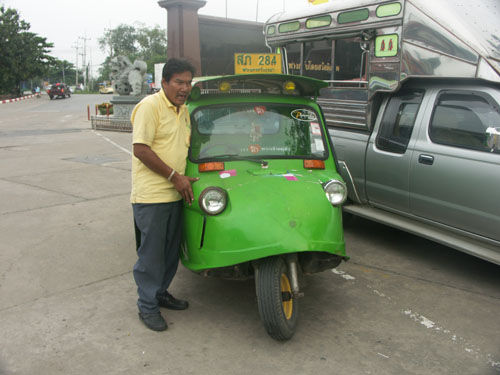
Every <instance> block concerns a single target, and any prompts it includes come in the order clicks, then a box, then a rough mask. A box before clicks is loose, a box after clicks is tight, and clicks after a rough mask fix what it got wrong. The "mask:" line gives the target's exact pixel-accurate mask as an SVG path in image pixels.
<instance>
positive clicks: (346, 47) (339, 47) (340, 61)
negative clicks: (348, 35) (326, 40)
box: [334, 39, 363, 80]
mask: <svg viewBox="0 0 500 375" xmlns="http://www.w3.org/2000/svg"><path fill="white" fill-rule="evenodd" d="M362 53H363V50H362V49H361V47H360V45H359V41H356V40H354V39H339V40H337V41H335V61H334V66H335V71H334V77H335V78H334V79H335V80H351V79H359V78H360V76H361V75H362V72H361V55H362Z"/></svg>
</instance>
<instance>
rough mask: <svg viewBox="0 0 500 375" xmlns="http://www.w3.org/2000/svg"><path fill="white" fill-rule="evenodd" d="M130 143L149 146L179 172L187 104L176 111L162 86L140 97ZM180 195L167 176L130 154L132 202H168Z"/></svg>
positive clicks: (184, 147) (182, 161) (183, 158)
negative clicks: (158, 89) (154, 170)
mask: <svg viewBox="0 0 500 375" xmlns="http://www.w3.org/2000/svg"><path fill="white" fill-rule="evenodd" d="M131 121H132V129H133V137H132V143H133V144H135V143H142V144H145V145H148V146H149V147H151V150H153V151H154V153H155V154H156V155H158V157H159V158H160V159H161V160H162V161H163V162H164V163H165V164H167V165H168V166H170V167H171V168H173V169H175V171H176V172H177V173H179V174H182V175H183V174H184V173H185V170H186V158H187V154H188V148H189V142H190V136H191V122H190V119H189V113H188V110H187V107H186V105H182V106H181V107H180V109H179V113H177V111H176V107H175V106H174V105H173V104H172V103H170V101H169V100H168V99H167V97H166V96H165V93H164V92H163V90H160V91H159V92H157V93H156V94H153V95H149V96H147V97H145V98H144V99H143V100H141V101H140V102H139V103H138V104H137V105H136V106H135V108H134V110H133V111H132V115H131ZM180 199H182V197H181V195H180V194H179V193H178V192H177V190H175V188H174V185H173V184H172V183H171V182H170V181H168V180H167V178H166V177H163V176H161V175H159V174H158V173H156V172H153V171H152V170H151V169H149V168H148V167H146V166H145V165H144V164H143V163H142V162H141V161H140V160H139V159H137V158H136V157H135V156H132V193H131V195H130V201H131V202H132V203H168V202H175V201H178V200H180Z"/></svg>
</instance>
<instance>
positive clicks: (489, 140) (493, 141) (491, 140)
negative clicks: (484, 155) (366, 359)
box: [486, 127, 500, 152]
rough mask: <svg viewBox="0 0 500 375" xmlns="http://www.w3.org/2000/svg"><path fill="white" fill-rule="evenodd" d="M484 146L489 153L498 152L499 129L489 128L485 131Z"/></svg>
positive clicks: (499, 143) (499, 145)
mask: <svg viewBox="0 0 500 375" xmlns="http://www.w3.org/2000/svg"><path fill="white" fill-rule="evenodd" d="M486 145H487V146H488V148H489V149H490V150H491V152H495V151H499V150H500V128H494V127H489V128H488V129H486Z"/></svg>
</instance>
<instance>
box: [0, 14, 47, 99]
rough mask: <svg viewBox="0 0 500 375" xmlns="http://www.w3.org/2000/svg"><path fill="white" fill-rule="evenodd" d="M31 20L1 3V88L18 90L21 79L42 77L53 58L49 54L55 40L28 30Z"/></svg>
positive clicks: (6, 90) (2, 90) (1, 89)
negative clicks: (21, 16)
mask: <svg viewBox="0 0 500 375" xmlns="http://www.w3.org/2000/svg"><path fill="white" fill-rule="evenodd" d="M30 27H31V26H30V24H29V23H27V22H25V21H23V20H22V19H21V18H20V16H19V13H18V12H17V10H15V9H10V8H7V9H5V7H4V6H0V51H1V53H2V58H1V59H0V92H2V93H16V94H18V93H19V91H20V83H21V82H22V81H26V80H29V79H31V78H35V77H41V76H43V75H44V73H45V72H46V69H47V67H48V66H49V64H50V63H51V62H52V61H53V60H54V58H53V57H51V56H49V55H48V53H49V52H50V48H52V47H53V44H52V43H48V42H47V39H46V38H43V37H41V36H38V35H37V34H35V33H32V32H29V31H28V30H29V29H30Z"/></svg>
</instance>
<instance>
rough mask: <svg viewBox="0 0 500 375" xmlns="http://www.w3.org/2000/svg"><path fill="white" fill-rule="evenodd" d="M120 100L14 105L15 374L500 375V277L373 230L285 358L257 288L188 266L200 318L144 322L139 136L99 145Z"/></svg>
mask: <svg viewBox="0 0 500 375" xmlns="http://www.w3.org/2000/svg"><path fill="white" fill-rule="evenodd" d="M110 99H111V97H110V96H104V95H73V96H72V97H71V98H69V99H57V100H52V101H50V100H49V99H48V97H47V96H46V95H44V96H42V98H41V99H35V98H34V99H29V100H24V101H20V102H13V103H6V104H0V194H1V195H2V198H3V199H2V203H1V204H0V233H1V239H2V240H1V242H0V332H1V334H0V374H2V375H7V374H8V375H11V374H16V375H17V374H26V375H32V374H39V375H59V374H61V375H63V374H64V375H66V374H89V373H94V374H107V375H110V374H183V375H184V374H209V375H211V374H214V375H219V374H220V375H223V374H249V375H250V374H315V375H319V374H340V375H341V374H346V375H353V374H354V375H357V374H381V375H382V374H383V375H386V374H395V375H396V374H397V375H401V374H436V375H438V374H439V375H442V374H450V375H451V374H453V375H456V374H480V375H494V374H500V314H499V312H500V266H497V265H494V264H490V263H487V262H485V261H483V260H480V259H476V258H474V257H471V256H469V255H466V254H463V253H460V252H457V251H455V250H452V249H449V248H446V247H444V246H441V245H438V244H435V243H432V242H430V241H427V240H424V239H421V238H418V237H415V236H412V235H410V234H407V233H404V232H401V231H397V230H395V229H392V228H389V227H385V226H382V225H379V224H376V223H371V222H368V221H365V220H361V219H359V220H355V221H354V222H353V223H351V224H350V225H349V226H348V227H346V230H345V237H346V245H347V251H348V254H349V255H350V256H351V260H350V261H348V262H346V263H343V264H341V265H340V266H339V267H338V268H337V269H335V270H331V271H325V272H323V273H320V274H316V275H311V276H303V277H301V286H302V290H303V291H304V293H305V297H304V298H303V299H301V300H300V318H299V327H298V329H297V332H296V334H295V336H294V338H293V339H292V340H290V341H288V342H285V343H279V342H275V341H273V340H272V339H271V338H269V337H268V336H267V334H266V332H265V330H264V328H263V326H262V324H261V322H260V318H259V314H258V309H257V303H256V296H255V289H254V285H253V282H252V281H245V282H235V281H224V280H220V279H206V278H203V277H201V276H198V275H196V274H193V273H191V272H190V271H188V270H186V269H185V268H183V267H182V266H180V267H179V272H178V275H177V277H176V279H175V281H174V283H173V285H172V288H171V291H172V292H173V294H174V295H176V296H177V297H179V298H183V299H188V300H189V302H190V307H189V309H188V310H186V311H167V310H162V312H163V314H164V316H165V317H166V319H167V321H168V324H169V329H168V331H166V332H161V333H158V332H153V331H150V330H148V329H146V328H145V327H144V326H143V325H142V323H141V322H140V321H139V319H138V317H137V308H136V305H135V303H136V298H137V297H136V287H135V283H134V280H133V276H132V272H131V270H132V266H133V264H134V263H135V260H136V254H135V239H134V234H133V222H132V213H131V206H130V203H129V193H130V158H131V154H130V150H131V144H130V142H131V135H130V134H129V133H117V132H103V131H100V132H96V131H93V130H91V129H90V122H89V121H88V120H87V105H89V106H90V108H91V109H93V107H94V105H95V104H97V103H102V102H103V101H109V100H110Z"/></svg>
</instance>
